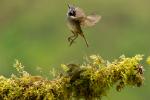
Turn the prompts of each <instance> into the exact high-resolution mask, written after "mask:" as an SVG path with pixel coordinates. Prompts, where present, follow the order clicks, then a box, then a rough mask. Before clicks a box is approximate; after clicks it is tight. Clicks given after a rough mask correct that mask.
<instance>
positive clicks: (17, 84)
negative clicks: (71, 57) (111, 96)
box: [0, 55, 144, 100]
mask: <svg viewBox="0 0 150 100" xmlns="http://www.w3.org/2000/svg"><path fill="white" fill-rule="evenodd" d="M141 60H142V55H136V56H135V57H131V58H128V57H125V56H121V57H120V58H119V59H118V60H115V61H113V62H108V61H106V60H103V59H102V58H101V57H100V56H97V55H92V56H90V57H89V59H88V60H87V62H86V64H84V65H76V64H69V65H64V64H63V65H62V68H63V69H64V73H62V74H60V75H58V77H56V78H55V79H53V80H47V79H45V78H44V77H41V76H32V75H30V74H29V73H27V72H26V71H24V67H23V66H22V64H21V63H19V62H18V61H16V64H15V65H14V67H15V68H16V69H17V71H18V73H19V74H17V75H12V76H11V77H10V78H5V77H4V76H0V100H70V99H72V98H74V99H79V98H84V99H86V100H93V99H96V98H98V99H101V98H102V97H103V96H106V95H107V91H108V90H109V89H110V88H111V87H112V86H113V85H116V90H117V91H121V90H122V89H123V88H124V87H125V86H127V85H131V86H137V87H140V86H141V85H142V84H143V81H144V77H143V67H142V65H140V61H141Z"/></svg>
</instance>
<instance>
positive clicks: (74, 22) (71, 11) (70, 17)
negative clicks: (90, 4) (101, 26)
mask: <svg viewBox="0 0 150 100" xmlns="http://www.w3.org/2000/svg"><path fill="white" fill-rule="evenodd" d="M100 19H101V16H99V15H96V14H91V15H86V14H85V13H84V11H83V10H82V9H81V8H79V7H76V6H73V5H70V4H68V11H67V26H68V28H69V29H70V31H71V32H72V33H73V35H71V36H69V37H68V42H70V46H71V45H72V44H73V43H74V41H75V40H76V39H77V38H78V35H80V36H81V37H82V38H83V39H84V41H85V43H86V46H87V47H89V44H88V42H87V40H86V38H85V36H84V33H83V31H82V27H91V26H94V25H95V24H96V23H97V22H99V20H100Z"/></svg>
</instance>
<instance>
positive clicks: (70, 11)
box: [67, 4, 76, 17]
mask: <svg viewBox="0 0 150 100" xmlns="http://www.w3.org/2000/svg"><path fill="white" fill-rule="evenodd" d="M67 15H68V16H74V17H75V15H76V11H75V7H74V6H72V5H69V4H68V13H67Z"/></svg>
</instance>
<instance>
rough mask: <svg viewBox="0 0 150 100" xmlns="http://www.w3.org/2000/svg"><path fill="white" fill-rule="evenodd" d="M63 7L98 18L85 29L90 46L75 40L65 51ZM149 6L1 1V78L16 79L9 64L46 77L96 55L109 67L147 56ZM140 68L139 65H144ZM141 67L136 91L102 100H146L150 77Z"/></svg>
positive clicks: (135, 1)
mask: <svg viewBox="0 0 150 100" xmlns="http://www.w3.org/2000/svg"><path fill="white" fill-rule="evenodd" d="M67 3H70V4H74V5H77V6H79V7H81V8H83V9H84V10H85V11H86V13H88V14H90V13H92V12H95V13H97V14H99V15H102V20H101V21H100V23H98V24H97V25H96V26H94V27H93V28H87V29H84V33H85V35H86V38H87V40H88V42H89V44H90V47H89V48H87V47H86V45H85V43H84V41H83V39H82V38H81V37H80V38H78V39H77V40H76V43H75V44H74V45H72V47H69V44H68V41H67V37H68V36H69V35H71V32H70V31H69V29H68V28H67V26H66V12H67ZM149 5H150V0H0V74H1V75H5V76H10V75H11V74H12V73H15V70H14V68H13V67H12V66H13V63H14V62H15V59H18V60H20V61H21V62H22V63H23V65H25V66H26V67H25V69H26V70H27V71H28V72H30V73H31V74H33V75H38V74H40V72H39V71H37V70H36V69H37V67H41V68H42V71H43V74H44V75H45V76H47V75H48V74H47V73H49V70H50V69H51V68H55V69H57V70H60V64H62V63H65V64H66V63H82V62H83V61H84V57H85V56H89V55H91V54H99V55H101V56H102V57H103V58H105V59H108V60H110V61H112V60H113V59H115V58H118V57H119V56H120V55H122V54H125V55H126V56H134V55H135V54H144V55H145V57H146V56H148V55H150V6H149ZM143 63H144V62H143ZM147 66H148V65H146V64H145V69H146V71H145V77H146V79H145V83H144V85H143V86H142V87H141V88H133V87H128V88H125V89H124V90H123V91H122V92H119V93H118V92H116V91H115V89H112V90H111V91H110V92H109V95H108V97H105V98H104V100H148V98H150V95H149V93H150V78H149V76H150V73H148V70H149V68H148V67H147Z"/></svg>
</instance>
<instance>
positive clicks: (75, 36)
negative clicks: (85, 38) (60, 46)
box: [69, 31, 78, 46]
mask: <svg viewBox="0 0 150 100" xmlns="http://www.w3.org/2000/svg"><path fill="white" fill-rule="evenodd" d="M72 33H73V34H74V35H73V36H71V41H69V42H70V46H71V45H72V43H73V42H74V40H75V39H76V38H77V37H78V33H75V32H73V31H72Z"/></svg>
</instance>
